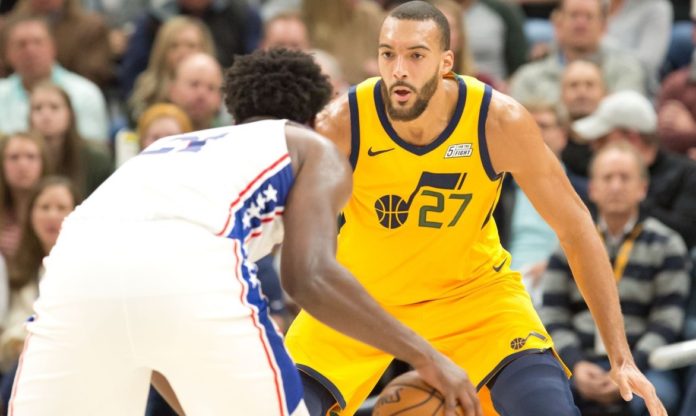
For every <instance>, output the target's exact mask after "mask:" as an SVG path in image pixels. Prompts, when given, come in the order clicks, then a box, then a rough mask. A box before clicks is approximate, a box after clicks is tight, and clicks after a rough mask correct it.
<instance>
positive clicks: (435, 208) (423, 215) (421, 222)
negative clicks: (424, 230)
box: [418, 189, 472, 228]
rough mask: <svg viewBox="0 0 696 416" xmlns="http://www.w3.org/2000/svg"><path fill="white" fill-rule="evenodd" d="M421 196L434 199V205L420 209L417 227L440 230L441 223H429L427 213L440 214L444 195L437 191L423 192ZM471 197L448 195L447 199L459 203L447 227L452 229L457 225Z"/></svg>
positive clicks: (469, 195) (443, 205) (468, 195)
mask: <svg viewBox="0 0 696 416" xmlns="http://www.w3.org/2000/svg"><path fill="white" fill-rule="evenodd" d="M421 195H423V196H430V197H433V198H435V205H423V206H422V207H421V209H420V212H419V214H418V226H419V227H429V228H440V227H442V224H443V223H441V222H439V221H431V220H428V213H430V212H433V213H440V212H442V211H444V210H445V195H444V194H443V193H442V192H438V191H431V190H427V189H425V190H423V192H421ZM471 195H472V194H450V195H449V197H448V198H447V199H449V200H458V201H460V202H459V209H458V210H457V213H456V214H455V215H454V217H453V218H452V220H451V221H450V222H449V224H447V226H448V227H454V226H455V225H457V221H459V218H461V216H462V214H463V213H464V210H466V207H467V206H468V205H469V202H471Z"/></svg>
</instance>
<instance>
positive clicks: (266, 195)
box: [242, 183, 278, 228]
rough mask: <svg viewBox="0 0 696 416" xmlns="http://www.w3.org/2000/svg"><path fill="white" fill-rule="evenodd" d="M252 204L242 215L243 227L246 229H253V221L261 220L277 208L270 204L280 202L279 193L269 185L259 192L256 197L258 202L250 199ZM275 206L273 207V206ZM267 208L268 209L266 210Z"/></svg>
mask: <svg viewBox="0 0 696 416" xmlns="http://www.w3.org/2000/svg"><path fill="white" fill-rule="evenodd" d="M250 201H251V203H250V204H249V207H248V208H247V209H246V211H244V214H243V215H242V225H243V226H244V228H251V226H252V224H251V221H252V220H253V219H254V218H257V219H259V220H260V219H261V215H263V214H264V213H265V212H264V211H268V210H271V209H274V208H275V204H269V203H270V202H278V191H277V190H276V189H275V188H274V187H273V185H271V184H270V183H269V184H268V187H267V188H266V189H265V190H263V191H261V192H259V193H258V194H257V195H256V200H255V201H254V199H253V198H252V199H250ZM271 205H273V206H271ZM265 208H268V210H266V209H265Z"/></svg>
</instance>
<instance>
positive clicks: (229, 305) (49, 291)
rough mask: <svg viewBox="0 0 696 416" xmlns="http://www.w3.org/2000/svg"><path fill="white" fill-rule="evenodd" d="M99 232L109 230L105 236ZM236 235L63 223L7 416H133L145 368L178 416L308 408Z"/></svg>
mask: <svg viewBox="0 0 696 416" xmlns="http://www.w3.org/2000/svg"><path fill="white" fill-rule="evenodd" d="M105 236H107V237H108V238H104V237H105ZM238 258H240V259H241V258H243V253H242V250H241V248H240V247H239V244H238V243H237V242H236V241H234V240H230V239H225V238H220V237H215V236H213V235H211V234H210V233H208V232H207V231H206V230H203V229H201V228H197V227H195V226H192V225H188V224H182V223H179V222H176V221H158V222H142V223H138V224H129V223H121V224H111V225H108V226H107V225H105V224H103V223H99V222H96V221H94V222H85V221H83V222H78V221H72V222H70V223H69V224H68V223H66V225H65V226H64V230H63V232H62V233H61V236H60V238H59V242H58V244H57V245H56V247H55V249H54V251H53V252H52V253H51V256H50V257H49V258H48V259H47V261H46V274H45V277H44V279H43V281H42V282H41V288H40V298H39V300H38V301H37V303H36V305H35V310H36V318H35V319H34V320H33V321H32V322H30V323H29V324H28V326H27V327H28V330H29V333H30V335H29V337H28V338H27V341H26V343H25V347H24V352H23V354H22V357H21V358H20V366H19V369H18V371H17V376H16V378H15V385H14V390H13V394H12V400H11V402H10V409H9V412H10V413H9V414H10V415H13V414H14V415H19V416H23V415H73V416H78V415H131V414H132V415H135V414H137V415H142V414H143V413H144V411H145V404H146V398H147V392H148V386H149V381H150V375H151V371H152V370H157V371H159V372H160V373H162V374H163V375H164V376H165V377H166V378H167V379H168V380H169V382H170V384H171V386H172V388H173V389H174V391H175V392H176V394H177V396H178V398H179V401H180V403H181V405H182V407H183V408H184V410H185V411H186V414H188V415H223V414H236V415H292V416H295V415H306V414H308V413H307V410H306V407H305V405H304V401H303V400H302V387H301V382H300V379H299V375H298V373H297V370H296V368H295V365H294V363H293V362H292V361H291V359H290V357H289V356H288V354H287V352H286V350H285V347H284V346H283V341H282V337H281V335H280V334H279V333H278V332H277V330H276V329H275V327H274V326H273V324H272V321H271V319H270V318H269V316H268V314H267V312H266V309H265V307H264V306H263V303H262V301H261V300H260V299H259V293H260V292H259V290H258V284H257V282H256V281H255V277H254V271H253V268H251V269H250V268H249V267H248V264H246V263H245V262H243V261H237V259H238Z"/></svg>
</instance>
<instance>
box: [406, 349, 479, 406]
mask: <svg viewBox="0 0 696 416" xmlns="http://www.w3.org/2000/svg"><path fill="white" fill-rule="evenodd" d="M414 367H415V369H416V371H418V374H420V376H421V377H422V378H423V380H425V381H426V382H427V383H428V384H430V385H431V386H433V387H435V388H436V389H437V390H438V391H439V392H440V393H442V396H443V397H444V398H445V416H457V406H460V407H461V409H463V410H464V415H465V416H483V410H482V409H481V403H480V402H479V399H478V395H477V394H476V388H474V385H473V384H472V383H471V380H470V379H469V376H468V375H467V374H466V372H465V371H464V370H462V369H461V368H460V367H459V366H458V365H457V364H455V363H454V362H453V361H452V360H450V359H449V358H447V357H445V356H444V355H442V354H440V353H435V354H434V355H433V357H432V359H430V360H428V361H426V362H425V363H423V364H418V365H414Z"/></svg>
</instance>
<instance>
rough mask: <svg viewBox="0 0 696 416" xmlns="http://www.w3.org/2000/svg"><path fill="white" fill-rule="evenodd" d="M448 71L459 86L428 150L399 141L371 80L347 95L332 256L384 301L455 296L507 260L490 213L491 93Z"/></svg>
mask: <svg viewBox="0 0 696 416" xmlns="http://www.w3.org/2000/svg"><path fill="white" fill-rule="evenodd" d="M450 77H453V78H454V79H456V80H457V82H458V84H459V98H458V101H457V105H456V108H455V110H454V114H453V116H452V118H451V120H450V123H449V125H448V126H447V127H446V128H445V130H444V131H443V132H442V133H441V134H440V135H439V137H437V138H435V140H434V141H433V142H432V143H431V144H429V145H427V146H414V145H412V144H409V143H407V142H405V141H404V140H402V139H401V138H399V137H398V135H397V134H396V132H395V131H394V129H393V127H392V126H391V124H390V122H389V120H388V117H387V115H386V112H385V109H384V108H385V107H384V103H383V99H382V95H381V93H380V88H381V83H382V81H380V79H379V78H372V79H368V80H366V81H364V82H362V83H361V84H359V85H357V86H355V87H353V88H352V89H351V90H350V92H349V106H350V111H351V127H352V145H351V146H352V148H351V155H350V160H351V163H352V164H353V169H354V172H353V187H354V189H353V195H352V197H351V199H350V201H349V203H348V205H347V206H346V208H345V210H344V212H343V218H342V226H341V229H340V233H339V237H338V259H339V261H340V262H341V263H342V264H344V265H345V266H346V267H347V268H348V269H349V270H351V271H352V272H353V273H354V274H355V276H356V277H357V278H358V279H359V280H360V282H361V283H362V284H363V285H364V286H365V288H366V289H367V290H368V291H369V292H370V293H371V294H372V295H373V296H374V297H375V298H376V299H377V300H378V301H380V302H381V303H383V304H386V305H408V304H413V303H418V302H423V301H428V300H433V299H442V298H448V297H453V296H464V295H466V294H467V293H468V292H469V291H471V290H474V289H476V288H479V287H481V286H483V285H486V284H487V283H490V281H491V279H493V278H495V276H496V275H499V274H498V273H497V272H498V271H501V268H502V267H503V266H505V267H506V268H507V266H508V265H509V259H508V257H509V254H508V253H507V252H506V251H505V250H504V249H503V248H502V246H501V245H500V241H499V239H498V231H497V229H496V226H495V222H494V221H493V218H492V213H493V208H494V207H495V204H496V202H497V199H498V196H499V194H500V188H501V184H502V175H499V174H496V172H495V171H494V169H493V167H492V165H491V162H490V159H489V154H488V148H487V145H486V135H485V125H486V116H487V112H488V105H489V103H490V100H491V94H492V90H491V88H490V87H489V86H487V85H485V84H483V83H482V82H480V81H478V80H476V79H474V78H471V77H464V76H457V75H454V74H452V75H450Z"/></svg>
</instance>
